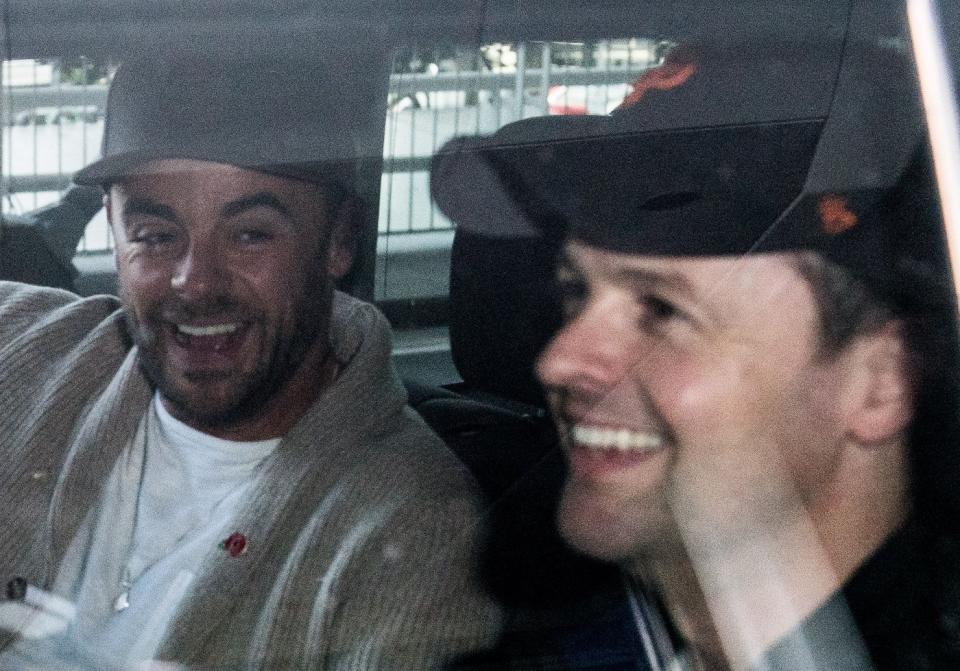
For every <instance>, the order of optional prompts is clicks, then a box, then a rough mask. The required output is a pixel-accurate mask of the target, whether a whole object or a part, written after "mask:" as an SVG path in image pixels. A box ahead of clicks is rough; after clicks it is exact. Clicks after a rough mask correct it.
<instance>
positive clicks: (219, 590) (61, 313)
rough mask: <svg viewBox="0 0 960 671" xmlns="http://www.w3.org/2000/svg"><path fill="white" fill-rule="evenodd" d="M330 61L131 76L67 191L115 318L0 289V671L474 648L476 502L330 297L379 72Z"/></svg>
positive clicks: (345, 299)
mask: <svg viewBox="0 0 960 671" xmlns="http://www.w3.org/2000/svg"><path fill="white" fill-rule="evenodd" d="M328 57H329V58H330V60H329V61H326V60H324V58H323V57H320V56H314V57H312V58H311V57H304V58H303V59H299V60H298V59H290V58H289V57H283V58H275V59H272V60H271V59H270V58H261V59H258V60H250V59H246V58H243V57H239V56H237V57H235V58H234V59H232V60H214V59H205V58H199V57H196V56H194V57H193V58H187V57H183V58H181V57H170V58H157V59H155V60H152V61H149V62H140V63H130V64H126V65H124V67H123V68H121V70H120V71H119V72H118V73H117V75H116V77H115V79H114V81H113V83H112V85H111V89H110V94H109V104H108V109H107V117H106V130H105V137H104V146H103V158H102V159H101V160H99V161H97V162H95V163H93V164H92V165H90V166H88V167H87V168H85V169H84V170H82V171H81V172H80V173H78V174H77V176H76V180H77V181H78V182H80V183H83V184H91V185H100V186H102V187H103V188H104V191H105V196H104V204H105V206H106V211H107V217H108V219H109V222H110V225H111V229H112V232H113V236H114V240H115V246H116V247H115V255H116V262H117V269H118V275H119V289H120V291H119V293H120V301H119V302H118V301H117V300H116V299H115V298H112V297H106V296H98V297H93V298H89V299H78V298H77V297H76V296H73V295H71V294H67V293H64V292H53V291H47V290H41V289H39V288H36V287H28V286H24V285H17V284H11V283H6V284H0V396H2V397H3V399H4V402H3V406H2V409H0V426H2V427H3V429H2V431H0V454H3V455H4V457H5V463H6V464H7V468H6V470H5V471H4V473H5V475H4V482H5V485H4V490H3V491H4V493H3V495H2V500H3V503H4V505H3V506H2V508H3V512H2V513H0V518H2V521H3V524H2V525H0V528H2V529H3V531H0V567H2V570H3V572H4V574H5V575H6V576H7V578H6V579H5V584H6V596H7V600H6V601H3V602H0V630H2V638H0V647H2V652H0V656H2V662H0V665H2V666H4V668H8V667H11V666H12V667H17V668H18V667H20V666H24V667H29V668H67V667H69V668H73V667H74V666H76V667H79V668H97V669H101V668H128V667H130V666H132V665H137V664H141V663H148V662H151V661H158V660H159V661H161V662H174V663H178V664H183V665H187V666H191V667H192V666H196V667H197V668H271V669H272V668H329V669H358V668H411V669H412V668H417V669H419V668H430V667H434V666H437V665H439V664H441V663H442V662H443V660H444V659H445V658H446V657H447V656H449V655H452V654H455V653H459V652H463V651H466V650H470V649H473V648H474V647H476V646H478V645H481V644H482V643H483V642H484V641H486V640H487V639H488V638H489V637H490V636H491V635H492V633H493V632H494V631H495V629H496V626H497V624H498V614H497V611H496V609H495V608H494V606H493V605H492V604H491V602H490V601H489V600H488V599H487V598H486V597H484V596H481V594H480V593H479V591H478V590H477V589H476V588H475V586H474V582H473V579H472V569H471V566H472V554H473V550H474V547H473V539H474V538H475V535H476V533H475V532H476V527H477V524H478V513H479V510H478V498H477V496H476V490H475V486H474V483H473V482H472V481H471V479H470V478H469V476H468V475H467V474H466V472H465V470H464V468H463V467H461V466H460V465H459V463H457V462H456V460H455V458H454V457H453V455H452V453H450V452H449V451H448V450H447V449H446V448H445V446H444V445H443V444H442V443H441V442H440V441H439V439H438V438H436V437H435V436H434V435H433V434H432V433H430V431H429V430H428V429H427V428H426V426H425V425H424V424H423V423H422V422H421V421H420V420H419V419H418V418H417V417H416V416H415V415H414V414H413V413H412V411H411V410H410V409H409V408H408V407H407V406H406V404H405V400H406V397H405V394H404V391H403V387H402V386H401V385H400V383H399V382H398V380H397V378H396V375H395V373H394V372H393V369H392V366H391V363H390V334H389V328H388V326H387V324H386V321H385V319H384V318H383V316H382V315H381V314H380V313H379V312H378V311H377V310H376V309H375V308H374V307H373V306H371V305H369V304H366V303H363V302H360V301H358V300H356V299H353V298H351V297H349V296H347V295H346V294H343V293H340V292H338V291H336V290H335V285H336V283H337V282H338V281H339V280H341V279H343V278H344V277H345V276H346V275H347V273H348V272H349V270H350V268H351V265H352V263H353V257H354V250H355V248H356V240H355V238H356V235H357V230H355V228H356V225H357V216H358V199H357V197H356V196H355V190H356V188H357V179H358V178H357V174H358V170H359V166H360V163H361V161H362V159H363V158H364V157H365V156H368V155H374V156H376V155H377V154H375V153H374V154H366V153H365V152H366V151H367V150H368V149H369V148H370V147H372V148H373V149H370V151H374V152H379V151H380V141H381V136H380V135H379V134H378V132H379V131H378V129H379V128H380V127H381V126H382V123H383V109H382V105H381V104H380V99H379V97H380V96H382V95H383V94H384V91H385V87H384V89H383V90H380V89H378V88H377V85H376V82H382V81H383V79H384V78H385V77H386V72H387V69H386V67H385V63H380V62H377V63H372V62H363V61H362V59H361V60H359V61H351V63H350V65H349V66H347V65H345V64H344V63H343V62H340V61H339V60H338V59H336V58H334V57H332V56H329V55H328ZM364 67H365V68H366V70H364ZM348 76H353V77H355V78H356V79H354V80H351V83H352V84H355V82H356V81H366V82H371V83H370V86H369V89H364V88H362V87H355V89H354V90H353V91H352V93H351V95H346V94H342V95H340V96H338V97H336V98H334V97H332V96H330V95H329V92H330V91H332V90H334V89H335V88H337V87H339V84H340V83H341V79H340V77H348ZM277 110H283V113H281V114H277Z"/></svg>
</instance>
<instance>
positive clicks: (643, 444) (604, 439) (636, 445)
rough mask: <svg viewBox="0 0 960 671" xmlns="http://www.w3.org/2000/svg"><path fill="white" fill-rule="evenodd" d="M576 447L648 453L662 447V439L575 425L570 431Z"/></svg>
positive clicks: (642, 432) (655, 434)
mask: <svg viewBox="0 0 960 671" xmlns="http://www.w3.org/2000/svg"><path fill="white" fill-rule="evenodd" d="M570 437H571V438H572V439H573V443H574V444H576V445H582V446H583V447H586V448H589V449H591V450H617V451H619V452H650V451H653V450H656V449H657V448H659V447H660V446H662V445H663V437H662V436H661V435H660V434H658V433H652V432H650V431H631V430H629V429H608V428H603V427H597V426H583V425H579V424H578V425H576V426H574V427H573V428H572V429H571V430H570Z"/></svg>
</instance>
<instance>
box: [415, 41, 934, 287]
mask: <svg viewBox="0 0 960 671" xmlns="http://www.w3.org/2000/svg"><path fill="white" fill-rule="evenodd" d="M871 48H872V47H871ZM728 56H729V55H728V54H717V53H704V52H698V50H697V49H695V48H687V49H683V50H682V51H680V52H679V57H678V60H676V61H673V62H671V61H668V62H667V64H666V65H667V69H668V71H669V72H668V74H667V75H665V76H663V77H661V80H662V81H670V82H672V83H673V84H674V85H670V86H661V85H658V84H657V83H656V82H654V85H652V86H651V85H650V82H649V81H647V82H646V83H644V82H643V81H641V82H639V84H640V86H637V87H635V91H634V94H635V95H633V96H631V98H632V99H628V104H627V105H625V106H623V107H621V108H620V109H618V110H615V111H614V112H613V113H611V114H609V115H604V116H580V117H537V118H531V119H525V120H522V121H518V122H514V123H512V124H508V125H506V126H504V127H503V128H501V129H500V130H499V131H497V132H496V133H494V134H492V135H489V136H485V137H465V138H455V139H454V140H452V141H450V142H449V143H447V144H446V145H445V146H444V147H443V148H441V150H440V151H439V152H438V153H437V154H436V155H435V157H434V160H433V165H432V173H431V192H432V194H433V197H434V200H435V202H436V203H437V205H438V207H439V208H440V209H441V211H443V212H444V213H445V214H446V215H447V216H448V217H450V218H451V219H452V220H453V221H454V222H455V223H456V224H457V225H458V226H463V227H465V228H468V229H469V230H471V231H473V232H475V233H480V234H483V235H490V236H497V237H524V236H534V235H546V236H567V237H574V238H576V239H579V240H582V241H583V242H586V243H588V244H590V245H592V246H596V247H600V248H604V249H610V250H614V251H622V252H627V253H635V254H649V255H667V256H717V255H739V254H747V253H754V252H774V251H794V250H803V249H809V250H815V251H819V252H821V253H822V254H824V255H825V256H826V257H827V258H829V259H831V260H833V261H834V262H836V263H838V264H840V265H842V266H844V267H845V268H847V269H848V270H850V271H851V272H853V273H854V274H855V275H856V276H858V277H860V278H861V279H863V280H864V281H866V282H867V283H868V284H869V285H870V286H871V287H872V288H873V289H874V290H875V291H877V293H879V294H881V295H883V296H884V297H887V298H890V299H892V300H894V301H896V302H898V303H901V302H906V301H910V300H914V299H915V298H916V296H917V295H918V294H919V295H921V296H922V297H924V298H927V297H930V296H931V295H932V294H930V293H929V289H930V288H935V289H937V290H938V291H937V292H936V293H937V295H941V296H949V295H952V294H951V290H950V278H949V273H948V272H947V271H946V261H945V255H944V245H943V242H942V231H941V226H940V218H939V210H938V207H937V202H938V201H937V198H936V189H935V187H934V183H933V176H932V170H931V169H930V161H929V158H928V155H927V151H926V147H925V144H924V142H923V133H922V130H923V126H922V121H921V117H920V114H919V107H918V105H917V100H916V95H915V91H914V90H913V88H912V86H913V85H912V82H913V75H912V73H911V72H910V71H909V60H908V59H906V58H904V55H903V54H899V55H897V54H890V53H883V54H881V55H879V56H877V57H876V58H874V59H872V60H871V59H870V58H859V59H851V58H850V57H849V54H847V56H845V58H844V59H843V62H844V67H841V68H840V74H839V76H838V82H839V83H838V85H837V86H836V87H835V89H836V92H835V93H833V89H831V90H830V91H829V92H828V93H827V94H826V95H827V97H826V98H825V99H824V100H820V101H818V100H815V99H814V98H810V100H808V101H807V102H805V106H804V107H803V108H802V109H801V108H798V109H796V110H795V111H794V113H791V111H790V110H789V109H784V108H783V107H782V106H781V107H777V106H778V105H782V101H783V100H784V99H786V97H787V94H788V93H789V87H790V86H791V82H790V81H789V78H788V79H787V80H786V81H784V79H783V77H782V73H781V76H780V79H776V78H775V77H774V76H773V75H771V76H770V79H769V81H767V82H762V81H761V82H760V83H759V84H758V80H760V79H762V77H763V76H765V74H766V73H765V72H764V71H763V70H762V69H760V68H759V66H758V67H757V69H756V70H757V73H758V74H757V73H751V72H750V71H749V68H743V67H739V65H740V63H738V62H737V61H736V59H730V58H729V57H728ZM761 56H762V55H758V58H757V59H755V61H756V62H761V61H762V60H763V59H762V57H761ZM768 56H769V54H768ZM775 62H777V61H775ZM687 66H689V67H687ZM683 67H687V70H686V75H685V76H684V77H680V78H677V77H676V74H677V72H678V70H679V69H681V68H683ZM838 67H840V65H839V63H838ZM745 72H746V74H748V75H751V74H755V76H752V78H751V79H750V81H749V82H748V84H749V85H750V86H752V87H753V88H752V89H751V93H752V94H753V95H754V97H755V99H756V100H757V104H756V105H755V106H754V107H753V108H752V109H751V110H750V111H748V112H747V113H745V114H743V115H741V116H740V117H734V116H731V115H730V113H729V106H728V105H726V104H725V102H724V96H723V95H716V92H718V91H720V92H723V91H729V90H730V88H731V87H733V86H736V85H737V84H738V82H740V81H741V80H742V78H743V76H744V73H745ZM644 87H646V89H647V90H644ZM638 91H639V93H640V94H641V95H636V94H637V93H638ZM893 94H896V95H893ZM831 95H832V97H831ZM800 97H802V96H800ZM811 101H812V102H811ZM691 109H696V110H698V111H699V112H700V115H699V117H694V116H693V115H691V111H690V110H691ZM758 110H759V111H758ZM697 119H699V121H700V123H699V125H698V124H697ZM678 120H679V121H678ZM906 287H910V288H911V289H910V290H909V291H907V290H906V289H905V288H906Z"/></svg>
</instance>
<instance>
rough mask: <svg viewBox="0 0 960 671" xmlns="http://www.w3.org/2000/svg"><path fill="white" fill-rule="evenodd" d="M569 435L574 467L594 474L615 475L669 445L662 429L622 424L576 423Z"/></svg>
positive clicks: (572, 465) (597, 475) (570, 455)
mask: <svg viewBox="0 0 960 671" xmlns="http://www.w3.org/2000/svg"><path fill="white" fill-rule="evenodd" d="M568 436H569V441H570V449H569V453H568V458H569V463H570V467H571V469H572V470H574V471H577V472H579V473H581V474H583V475H588V476H592V477H602V476H613V475H614V474H616V473H617V472H620V471H622V470H624V469H629V468H633V467H637V466H639V465H640V464H642V463H644V462H646V461H647V460H649V459H651V458H652V457H653V456H654V455H656V454H658V453H659V452H661V451H663V450H664V449H665V447H666V441H665V440H664V436H663V434H661V433H659V432H655V431H637V430H633V429H626V428H622V427H617V428H613V427H606V426H592V425H586V424H574V425H572V426H571V427H570V428H569V432H568Z"/></svg>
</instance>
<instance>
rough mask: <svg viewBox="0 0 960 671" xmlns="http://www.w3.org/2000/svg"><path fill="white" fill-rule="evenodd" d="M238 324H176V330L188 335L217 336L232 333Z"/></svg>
mask: <svg viewBox="0 0 960 671" xmlns="http://www.w3.org/2000/svg"><path fill="white" fill-rule="evenodd" d="M238 328H240V326H239V325H238V324H214V325H213V326H188V325H186V324H177V330H179V331H180V333H183V334H184V335H188V336H218V335H227V334H228V333H233V332H234V331H236V330H237V329H238Z"/></svg>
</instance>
